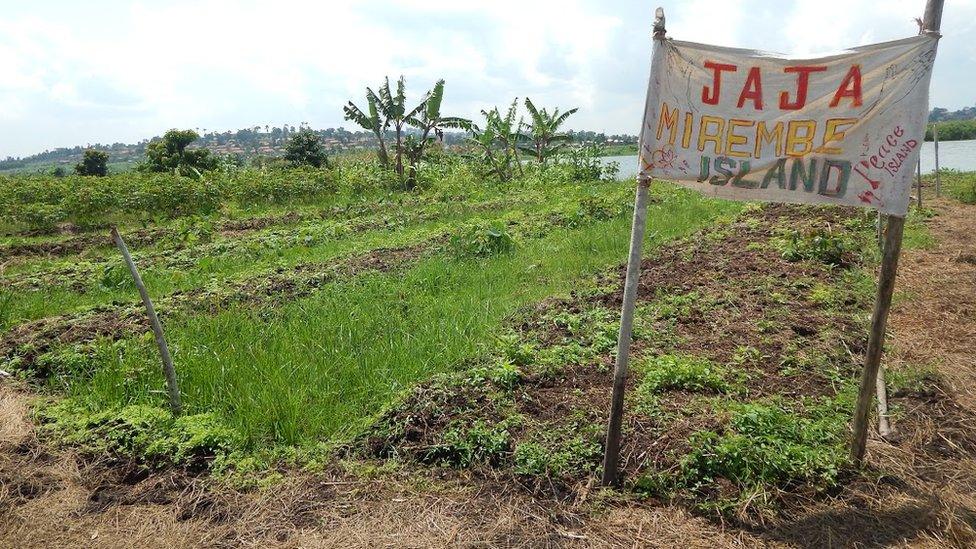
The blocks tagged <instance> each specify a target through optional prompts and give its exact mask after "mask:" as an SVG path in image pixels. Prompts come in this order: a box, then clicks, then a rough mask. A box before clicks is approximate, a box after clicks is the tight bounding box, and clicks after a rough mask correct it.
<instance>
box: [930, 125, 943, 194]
mask: <svg viewBox="0 0 976 549" xmlns="http://www.w3.org/2000/svg"><path fill="white" fill-rule="evenodd" d="M932 144H933V145H935V196H942V178H941V177H939V123H938V122H936V123H934V124H932Z"/></svg>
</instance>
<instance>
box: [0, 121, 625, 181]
mask: <svg viewBox="0 0 976 549" xmlns="http://www.w3.org/2000/svg"><path fill="white" fill-rule="evenodd" d="M306 128H309V126H308V123H307V122H303V123H301V124H300V125H298V126H294V125H290V124H284V125H282V126H281V127H271V126H270V125H265V126H254V127H251V128H242V129H239V130H226V131H223V132H218V131H214V130H209V129H208V128H194V130H195V131H196V132H197V133H198V134H200V139H199V140H197V141H196V142H195V143H194V144H193V145H192V147H203V148H207V149H210V150H211V151H212V152H213V153H215V154H217V155H221V156H229V157H232V158H234V159H235V160H236V161H238V162H246V161H250V160H252V159H255V158H259V157H276V156H282V155H283V154H284V151H285V143H287V142H288V138H289V137H290V136H291V135H293V134H294V133H296V132H298V131H300V130H302V129H306ZM315 131H316V133H318V134H319V136H320V137H321V139H322V142H323V144H324V145H325V148H326V150H327V151H328V152H329V154H337V153H342V152H348V151H360V150H372V149H374V148H375V147H376V137H375V136H374V135H373V134H372V133H370V132H367V131H362V130H359V131H349V130H347V129H345V128H343V127H339V128H326V129H324V130H315ZM409 132H410V130H408V133H409ZM567 133H568V134H569V135H570V136H571V137H572V139H573V141H575V142H580V143H597V144H601V145H608V146H615V145H636V143H637V136H636V135H626V134H624V135H607V134H605V133H603V132H593V131H575V132H574V131H569V132H567ZM467 136H468V134H466V133H464V132H444V134H443V143H444V144H445V145H446V146H455V145H459V144H461V143H463V142H464V140H465V138H466V137H467ZM152 139H158V137H153V138H152ZM152 139H144V140H142V141H139V142H138V143H112V144H111V145H109V144H101V143H95V144H86V145H84V146H82V145H78V146H75V147H62V148H57V149H53V150H49V151H44V152H41V153H38V154H35V155H31V156H26V157H21V158H15V157H10V156H8V157H7V158H6V159H4V160H0V173H2V172H37V171H41V172H48V171H51V170H54V169H56V168H58V167H61V168H64V169H65V170H67V171H70V170H71V168H72V167H73V166H74V165H75V164H77V163H78V162H79V161H80V160H81V158H82V155H83V154H84V152H85V150H86V149H89V148H94V149H97V150H99V151H103V152H106V153H108V155H109V158H110V163H111V165H112V166H113V167H114V168H115V169H116V170H117V169H119V168H122V169H125V168H127V167H131V166H134V165H135V164H137V163H139V162H140V161H142V159H143V158H144V157H145V153H146V145H147V144H148V143H149V142H150V141H152Z"/></svg>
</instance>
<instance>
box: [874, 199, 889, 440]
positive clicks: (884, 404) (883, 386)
mask: <svg viewBox="0 0 976 549" xmlns="http://www.w3.org/2000/svg"><path fill="white" fill-rule="evenodd" d="M877 223H878V225H877V229H878V251H880V252H881V253H882V254H884V214H882V213H881V212H880V211H879V212H878V221H877ZM875 393H876V395H877V397H878V434H879V435H881V436H882V437H887V436H888V435H890V434H891V423H890V422H889V421H888V384H887V383H886V382H885V367H884V366H883V365H882V366H880V367H879V368H878V381H877V384H876V386H875Z"/></svg>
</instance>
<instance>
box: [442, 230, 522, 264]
mask: <svg viewBox="0 0 976 549" xmlns="http://www.w3.org/2000/svg"><path fill="white" fill-rule="evenodd" d="M450 247H451V249H452V250H453V251H454V254H455V255H456V256H458V257H489V256H492V255H497V254H502V253H508V252H511V251H513V250H514V249H515V239H514V238H513V237H512V235H511V234H510V233H509V232H508V229H506V228H505V227H504V226H503V225H499V224H474V225H469V226H467V227H465V228H463V229H461V231H460V232H458V233H457V234H455V235H454V236H452V237H451V241H450Z"/></svg>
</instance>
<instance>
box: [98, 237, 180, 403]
mask: <svg viewBox="0 0 976 549" xmlns="http://www.w3.org/2000/svg"><path fill="white" fill-rule="evenodd" d="M112 240H114V241H115V246H116V247H117V248H118V249H119V251H120V252H122V257H123V258H124V259H125V264H126V265H127V266H128V267H129V273H130V274H131V275H132V280H134V281H135V283H136V288H138V289H139V295H140V296H141V297H142V303H143V305H145V306H146V316H148V317H149V324H150V325H151V326H152V331H153V334H154V335H155V336H156V345H157V346H158V347H159V356H160V357H161V358H162V361H163V375H165V376H166V388H167V389H168V393H169V406H170V409H171V410H172V411H173V414H174V415H179V414H180V413H182V412H183V402H182V401H181V400H180V387H179V384H178V383H177V381H176V369H175V368H174V367H173V357H172V356H170V354H169V347H168V346H167V345H166V337H165V336H164V335H163V325H162V324H160V322H159V317H158V316H156V309H155V308H153V304H152V300H151V299H150V298H149V292H148V291H147V290H146V285H145V284H143V282H142V277H141V276H139V270H138V269H136V264H135V263H134V262H133V261H132V256H131V255H130V254H129V248H128V246H126V245H125V241H124V240H122V235H120V234H119V230H118V228H116V227H112Z"/></svg>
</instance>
